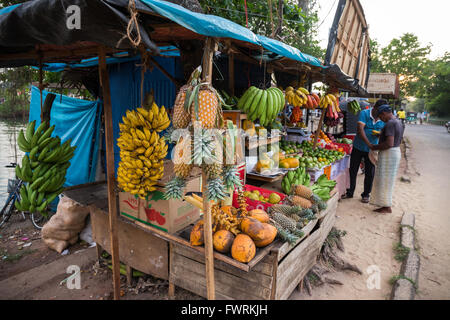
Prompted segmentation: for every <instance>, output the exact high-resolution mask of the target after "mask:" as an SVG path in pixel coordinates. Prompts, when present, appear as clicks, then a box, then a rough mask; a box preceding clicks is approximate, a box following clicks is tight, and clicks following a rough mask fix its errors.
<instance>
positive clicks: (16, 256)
mask: <svg viewBox="0 0 450 320" xmlns="http://www.w3.org/2000/svg"><path fill="white" fill-rule="evenodd" d="M35 251H36V250H35V249H25V250H23V251H20V252H18V253H15V254H9V253H8V251H6V250H5V251H1V252H0V256H1V257H2V258H1V261H8V262H14V261H18V260H20V259H22V257H23V256H26V255H27V254H31V253H33V252H35Z"/></svg>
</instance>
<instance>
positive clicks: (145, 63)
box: [137, 46, 150, 106]
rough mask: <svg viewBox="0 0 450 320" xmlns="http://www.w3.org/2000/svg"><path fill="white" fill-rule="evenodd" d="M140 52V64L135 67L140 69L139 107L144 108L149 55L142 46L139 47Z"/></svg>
mask: <svg viewBox="0 0 450 320" xmlns="http://www.w3.org/2000/svg"><path fill="white" fill-rule="evenodd" d="M140 51H141V62H142V63H141V64H138V65H137V66H139V67H141V106H144V82H145V73H146V72H147V70H148V65H149V60H150V59H149V53H148V52H147V50H145V48H144V47H143V46H141V47H140Z"/></svg>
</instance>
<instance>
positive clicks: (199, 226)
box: [189, 220, 205, 246]
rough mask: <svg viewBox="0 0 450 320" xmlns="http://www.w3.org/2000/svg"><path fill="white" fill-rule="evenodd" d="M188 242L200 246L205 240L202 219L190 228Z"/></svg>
mask: <svg viewBox="0 0 450 320" xmlns="http://www.w3.org/2000/svg"><path fill="white" fill-rule="evenodd" d="M189 240H190V243H191V245H193V246H201V245H203V244H204V242H205V238H204V221H203V220H199V221H198V222H197V223H196V224H195V225H194V227H193V228H192V230H191V234H190V239H189Z"/></svg>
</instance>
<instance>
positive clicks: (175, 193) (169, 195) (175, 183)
mask: <svg viewBox="0 0 450 320" xmlns="http://www.w3.org/2000/svg"><path fill="white" fill-rule="evenodd" d="M185 187H186V181H185V180H184V179H182V178H179V177H177V176H175V177H174V178H173V179H172V180H170V181H169V182H168V183H167V184H166V187H165V193H164V199H166V200H170V199H182V198H183V193H184V192H183V189H184V188H185Z"/></svg>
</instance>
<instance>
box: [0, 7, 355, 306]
mask: <svg viewBox="0 0 450 320" xmlns="http://www.w3.org/2000/svg"><path fill="white" fill-rule="evenodd" d="M38 2H40V3H45V2H48V1H47V0H39V1H38ZM100 2H102V1H100ZM108 2H115V1H113V0H110V1H108ZM102 3H103V2H102ZM130 3H131V4H134V6H135V7H134V6H129V7H124V5H123V2H122V1H117V3H116V4H117V7H118V8H121V10H122V11H123V12H125V13H128V11H127V10H130V12H129V13H130V15H132V14H137V13H138V12H139V14H140V15H143V16H145V17H146V18H148V19H149V20H150V21H151V22H152V23H151V30H152V31H151V32H150V34H151V36H150V35H149V34H147V31H146V30H144V28H143V27H141V26H138V25H134V27H133V23H134V22H132V20H130V22H129V23H130V28H131V29H132V30H134V29H138V30H140V32H141V34H142V35H144V36H143V37H142V39H139V41H138V40H137V39H135V38H133V37H132V35H131V34H130V33H128V38H125V39H126V41H125V42H126V43H127V45H126V46H125V48H121V49H120V50H119V49H118V48H116V46H115V44H117V42H118V40H119V39H114V41H112V40H108V41H105V43H98V42H97V40H96V39H97V38H95V37H92V36H89V33H86V34H85V35H84V37H85V38H86V41H87V43H83V44H80V43H78V42H76V41H69V42H68V43H65V44H64V45H61V44H54V43H53V42H52V39H51V37H50V38H48V39H47V40H46V43H45V44H44V45H43V44H42V43H40V41H41V40H39V39H34V41H35V42H36V43H34V46H35V47H37V48H38V49H39V50H38V51H32V52H28V53H26V54H27V59H28V60H21V59H22V58H20V57H17V56H15V55H16V54H17V52H15V53H14V54H13V53H10V54H1V55H0V58H1V59H0V61H2V63H1V64H0V66H2V67H3V66H8V64H7V63H5V62H4V61H8V59H10V60H11V61H14V65H42V63H43V62H67V61H74V62H77V61H79V60H81V59H84V58H87V57H95V56H98V73H99V80H100V81H99V82H100V83H99V88H98V89H99V90H100V89H101V90H100V91H101V93H102V94H101V96H102V100H103V106H104V107H103V112H104V126H105V136H104V139H105V145H106V156H105V160H106V161H105V162H106V183H99V182H97V183H93V184H88V185H80V186H78V187H72V188H70V190H68V189H67V190H65V191H64V190H60V188H61V184H62V183H63V174H62V173H60V174H58V175H55V176H53V177H52V179H51V182H46V183H45V184H43V185H46V187H45V188H44V187H43V186H40V188H42V192H41V193H40V194H39V195H38V194H37V192H34V193H33V191H31V193H29V190H26V189H25V191H24V199H27V197H28V196H30V198H31V197H32V199H33V200H32V203H31V202H30V206H28V205H27V204H28V203H27V202H21V203H20V204H19V208H18V209H23V210H29V211H33V210H34V209H35V207H36V205H37V204H38V201H37V200H36V201H35V198H38V197H40V198H39V200H42V201H44V202H43V203H46V202H45V201H49V200H51V199H52V198H53V197H54V193H60V192H62V193H63V195H64V196H66V197H70V198H71V199H73V200H75V201H76V202H77V203H79V204H81V205H83V206H89V208H90V213H91V220H92V228H93V237H94V239H95V241H96V243H97V245H98V247H97V248H98V253H99V256H100V255H101V250H103V249H104V250H106V251H107V252H109V253H110V254H111V256H112V270H113V286H114V298H115V299H119V296H120V292H119V291H120V290H119V289H120V274H121V272H120V271H121V270H120V262H121V261H122V262H123V263H125V264H126V274H127V277H128V281H129V282H131V278H132V274H133V272H132V271H133V269H137V270H139V271H142V272H145V273H148V274H151V275H154V276H156V277H159V278H163V279H168V280H169V296H170V297H173V296H174V292H175V287H176V286H179V287H182V288H185V289H187V290H189V291H192V292H194V293H197V294H199V295H201V296H204V297H206V298H208V299H215V298H223V299H287V298H288V297H289V295H290V294H291V293H292V291H293V290H294V289H295V287H296V286H297V285H298V284H299V282H300V281H301V280H302V279H303V277H304V276H305V275H306V273H307V272H308V270H309V269H310V268H311V267H312V266H313V265H314V263H315V261H316V257H317V255H318V253H319V250H320V248H321V246H322V244H323V242H324V241H325V238H326V236H327V235H328V233H329V231H330V229H331V227H332V226H333V224H334V220H335V212H336V207H337V201H338V198H339V194H338V192H337V189H338V188H336V186H337V182H336V181H335V180H334V179H333V178H332V176H331V165H332V164H336V163H337V162H339V161H340V160H342V159H343V158H344V155H345V153H346V152H347V151H348V150H347V149H345V148H344V147H340V146H339V145H337V142H336V143H334V142H332V141H331V140H330V141H328V140H329V139H330V138H329V137H326V136H324V134H323V133H322V134H320V128H321V127H322V123H323V121H324V119H325V118H326V116H327V117H328V116H329V117H330V118H331V117H332V118H334V119H337V118H339V116H338V112H339V104H338V98H337V93H336V92H335V91H334V89H333V90H330V92H325V93H323V94H321V95H319V94H315V93H310V92H309V90H306V89H305V88H303V87H297V89H295V90H294V88H293V87H289V86H288V87H287V88H286V89H285V90H283V89H282V87H281V86H268V85H267V87H266V84H264V86H260V87H259V88H258V87H256V86H254V85H250V86H249V88H240V89H241V92H239V93H236V94H237V95H238V96H240V98H239V99H237V98H234V97H235V96H234V92H235V88H234V80H233V81H230V83H229V84H228V85H229V88H228V89H229V90H230V91H229V92H233V95H227V94H224V92H223V91H221V90H222V89H220V90H219V89H216V88H215V83H214V81H213V71H214V68H213V65H214V63H213V59H214V55H215V54H217V53H218V52H222V53H224V54H225V55H227V56H228V59H236V61H239V59H241V61H244V62H245V63H248V64H252V65H256V66H258V67H259V68H260V69H261V65H260V64H259V61H258V60H257V59H256V58H249V55H250V56H252V54H251V53H252V52H253V53H254V56H255V57H256V56H258V55H259V54H260V51H261V50H265V51H266V52H273V53H276V54H278V55H280V56H283V53H284V54H286V53H285V52H284V51H283V50H286V49H283V48H285V47H286V45H285V44H282V43H281V42H278V41H276V40H273V39H267V38H265V37H260V36H258V35H255V34H253V33H252V32H251V31H250V30H248V29H246V28H243V27H241V26H239V25H236V24H234V23H232V22H230V21H227V20H226V19H223V18H219V17H217V19H218V20H220V21H218V22H217V23H215V22H214V20H211V19H210V16H209V18H206V15H202V14H195V15H193V14H192V12H190V11H189V10H187V9H184V8H183V7H181V6H178V5H174V4H172V3H168V2H165V1H156V0H155V1H153V0H141V1H138V0H136V1H131V2H130ZM86 6H87V7H88V8H86V9H92V8H89V4H86ZM30 8H32V7H30ZM136 8H137V9H136ZM50 9H51V10H55V12H54V13H55V15H56V14H57V13H58V12H57V10H58V9H57V8H50ZM14 10H19V11H20V10H22V8H21V6H20V5H19V7H17V8H13V11H14ZM23 10H32V9H26V8H24V9H23ZM105 10H106V11H108V10H107V9H105ZM108 12H109V11H108ZM0 17H1V16H0ZM186 17H189V19H186ZM147 22H148V21H147ZM33 23H34V24H36V25H35V27H36V28H38V27H40V25H38V24H37V21H30V24H31V25H33ZM168 25H169V26H170V27H169V28H168ZM205 26H206V27H205ZM224 26H226V28H225V27H224ZM208 27H209V29H208ZM43 28H44V29H45V28H49V26H46V27H43ZM133 28H134V29H133ZM204 28H206V29H204ZM224 28H225V29H224ZM87 30H90V29H89V28H88V29H87ZM205 30H213V31H214V32H213V34H214V36H211V35H210V33H209V31H208V32H206V31H205ZM64 32H69V33H70V31H64ZM90 32H94V31H93V30H90ZM117 33H118V34H119V32H117ZM66 38H67V37H66ZM69 39H71V38H69ZM77 39H79V38H77ZM150 39H152V40H150ZM122 40H123V39H120V41H122ZM153 41H154V42H153ZM176 41H183V42H195V43H196V44H201V45H202V46H203V52H200V53H202V54H200V55H199V57H201V59H199V58H198V57H196V58H194V60H196V62H198V64H196V65H199V64H200V66H199V67H197V68H195V69H193V70H190V71H191V75H190V78H189V79H183V80H181V81H180V80H177V79H175V78H174V76H173V75H170V74H169V73H168V72H167V71H165V70H164V69H163V68H161V66H160V65H159V64H157V63H155V62H154V60H152V55H157V54H158V46H157V45H163V44H166V43H167V42H176ZM16 49H17V48H16ZM69 49H70V50H69ZM125 49H126V50H128V51H129V52H130V53H132V54H135V55H137V54H139V55H140V57H141V60H142V65H141V68H142V69H144V67H145V68H146V67H147V66H148V65H152V66H155V67H156V68H158V69H160V70H161V72H163V73H164V75H166V76H167V78H168V79H169V80H170V81H172V82H174V83H176V85H177V91H176V99H175V101H174V103H173V107H172V108H166V107H164V106H162V105H158V104H156V102H155V99H154V96H153V95H152V94H149V92H145V91H144V85H143V74H144V71H143V73H142V78H141V86H140V87H141V90H140V91H141V94H140V98H139V97H136V101H137V102H136V104H135V105H132V106H129V109H128V110H127V112H126V114H125V115H124V116H123V117H122V121H121V122H120V123H119V124H118V127H119V136H118V138H117V139H114V135H113V121H112V113H113V111H114V110H113V109H112V108H111V89H110V80H109V75H108V67H107V61H106V58H107V56H108V55H113V54H115V53H118V52H119V51H121V50H125ZM243 49H245V50H246V51H247V52H250V54H239V53H240V52H242V50H243ZM290 49H291V50H290V51H289V52H290V55H289V56H290V58H286V59H282V61H277V60H275V61H265V62H264V68H263V69H264V80H265V76H266V73H267V72H266V65H269V66H270V68H272V69H276V70H281V71H284V70H285V67H286V65H284V63H288V62H289V61H291V60H292V61H293V62H295V65H296V66H297V69H295V70H291V69H286V70H289V71H286V73H290V74H291V75H294V76H295V75H298V74H299V72H302V73H303V74H305V73H307V75H308V76H309V77H310V78H311V79H313V78H314V77H315V78H316V79H323V74H322V69H323V66H322V64H321V63H320V62H319V61H318V60H317V59H316V58H314V57H308V59H305V55H303V54H302V53H301V52H300V51H299V50H298V49H296V48H290ZM19 51H20V50H19ZM292 52H294V53H296V56H295V55H294V56H292ZM14 59H15V60H14ZM197 60H200V61H197ZM229 65H234V62H233V63H230V64H229ZM302 65H308V68H307V70H308V72H305V71H304V70H305V69H304V68H303V67H302ZM229 72H230V75H229V78H230V79H235V74H234V69H232V68H231V69H230V70H229ZM237 76H238V77H239V76H240V75H237ZM249 80H252V79H249ZM180 84H182V85H180ZM236 89H237V88H236ZM236 91H237V90H236ZM221 92H222V94H221ZM233 103H234V105H236V107H237V109H238V110H240V111H239V115H238V116H236V117H234V116H230V118H227V117H226V116H225V115H224V112H223V110H224V109H228V106H230V105H231V104H233ZM286 103H287V104H292V105H294V108H296V109H295V113H294V116H293V118H292V120H294V122H295V120H298V118H299V116H301V114H300V113H301V110H300V111H299V108H300V107H301V106H306V108H309V109H314V108H320V109H321V111H322V113H321V120H320V123H319V127H318V129H317V130H316V132H315V135H314V136H313V137H312V139H311V141H308V142H307V141H304V142H302V144H299V145H297V144H295V145H292V144H291V143H289V144H288V143H287V142H281V144H279V142H280V141H285V140H284V139H282V136H283V134H284V131H285V126H283V125H282V123H281V120H282V115H283V114H284V111H285V109H286V105H287V104H286ZM241 114H242V115H241ZM244 114H245V116H244ZM255 122H257V124H258V125H257V126H255ZM43 123H44V122H43ZM57 125H61V124H57ZM30 126H33V125H30ZM170 128H173V130H172V129H170ZM240 128H243V129H244V130H242V131H240V130H239V129H240ZM169 129H170V131H169ZM275 130H278V131H280V132H281V134H277V133H275ZM32 131H33V130H32V129H31V128H30V129H29V132H28V131H27V132H25V133H24V135H25V137H26V138H31V136H32V134H31V132H32ZM38 131H39V134H40V136H39V137H38V138H39V140H38V141H35V143H34V144H33V143H31V144H30V145H28V144H26V143H25V142H27V143H28V140H25V142H24V141H23V140H22V139H21V142H22V143H23V147H24V148H25V149H26V150H29V151H30V158H29V160H30V163H28V162H27V161H28V160H24V161H25V162H24V163H23V165H22V167H21V168H20V169H18V170H19V172H18V173H19V174H20V175H21V176H22V177H23V178H24V180H25V181H28V180H30V179H32V178H33V175H36V176H37V175H38V173H36V171H33V170H37V168H39V164H37V163H34V164H33V162H32V161H33V160H35V159H34V156H36V152H33V148H35V144H36V143H37V145H38V146H41V142H42V143H44V141H45V143H48V145H50V144H52V146H53V143H54V144H55V145H54V146H53V148H50V147H47V149H48V150H45V147H38V151H40V153H39V155H38V160H39V161H40V160H41V159H40V158H42V161H43V162H48V163H49V164H50V163H52V161H54V160H55V159H57V164H58V168H60V169H61V172H63V170H65V169H66V166H67V165H70V164H67V163H68V161H69V160H70V159H71V156H72V155H73V152H74V151H75V148H73V147H71V145H70V142H66V144H61V141H59V140H58V139H57V137H53V138H51V139H50V135H51V133H52V132H51V129H49V128H48V126H46V127H45V128H44V127H42V128H39V130H38ZM268 131H271V133H270V135H269V136H267V135H266V133H267V132H268ZM163 132H165V134H163ZM255 135H256V136H255ZM55 139H56V140H55ZM41 140H42V141H41ZM115 144H116V145H117V147H118V148H119V156H120V162H119V164H118V167H117V170H116V168H115V166H114V163H115V161H114V145H115ZM169 144H173V145H174V147H173V152H172V154H171V155H170V159H168V151H169ZM279 145H280V146H281V149H284V150H282V152H280V146H279ZM327 146H329V148H327ZM267 148H270V150H267ZM40 149H43V150H40ZM244 149H245V150H246V152H244V151H243V150H244ZM260 149H266V150H267V152H263V153H262V154H261V152H260V151H261V150H260ZM44 150H45V152H44ZM56 150H58V151H56ZM250 150H258V153H260V154H261V157H260V158H258V159H257V160H256V162H255V163H254V165H253V164H252V166H250V167H248V166H247V164H248V163H247V162H248V161H247V159H248V157H246V156H247V154H248V153H249V151H250ZM300 150H301V151H300ZM49 151H51V152H50V153H49ZM54 153H58V157H57V156H56V155H55V154H54ZM244 153H245V154H244ZM32 154H33V155H32ZM243 164H245V165H244V166H242V165H243ZM33 166H34V168H33ZM29 168H30V169H31V172H30V170H29ZM254 168H256V173H258V174H261V175H264V173H265V172H270V171H272V170H274V169H276V170H277V171H278V170H279V171H280V172H281V174H280V175H278V178H279V179H274V180H273V181H267V180H262V181H264V182H272V183H277V185H276V186H273V188H272V187H271V188H270V189H269V188H265V187H264V186H257V185H253V184H252V183H250V182H249V181H246V173H250V174H251V173H252V171H253V170H254ZM322 168H323V171H320V170H322ZM311 169H312V171H311ZM316 169H317V170H316ZM28 178H30V179H28ZM44 178H45V177H44ZM44 178H43V179H41V181H40V182H43V181H42V180H44ZM27 179H28V180H27ZM49 181H50V180H49ZM29 182H30V181H29ZM33 183H34V182H33ZM36 184H37V183H36ZM30 188H31V189H33V185H32V184H30ZM38 191H39V189H38ZM25 192H27V194H26V196H27V197H25ZM39 192H40V191H39ZM41 194H42V195H41ZM41 198H42V199H41ZM44 199H46V200H44ZM24 201H25V200H24ZM31 205H33V207H31ZM40 206H41V204H40V202H39V208H38V210H39V209H41V208H40ZM42 206H43V205H42ZM30 207H31V209H30ZM32 209H33V210H32ZM43 210H44V209H43Z"/></svg>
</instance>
